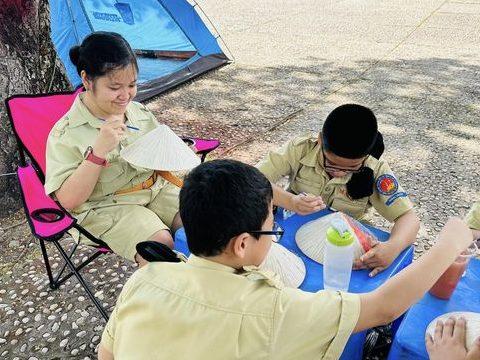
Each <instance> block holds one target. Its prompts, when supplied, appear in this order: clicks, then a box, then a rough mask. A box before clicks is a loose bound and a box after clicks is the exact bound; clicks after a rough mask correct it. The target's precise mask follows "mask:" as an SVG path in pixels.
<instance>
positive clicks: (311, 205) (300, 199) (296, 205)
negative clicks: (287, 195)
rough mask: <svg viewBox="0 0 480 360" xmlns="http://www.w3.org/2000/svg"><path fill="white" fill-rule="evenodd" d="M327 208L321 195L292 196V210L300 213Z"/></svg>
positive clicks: (306, 213)
mask: <svg viewBox="0 0 480 360" xmlns="http://www.w3.org/2000/svg"><path fill="white" fill-rule="evenodd" d="M322 209H325V204H324V202H323V199H322V197H321V196H314V195H307V194H303V193H302V194H299V195H295V196H293V197H292V210H293V211H295V212H296V213H297V214H300V215H308V214H312V213H314V212H317V211H320V210H322Z"/></svg>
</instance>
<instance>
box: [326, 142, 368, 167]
mask: <svg viewBox="0 0 480 360" xmlns="http://www.w3.org/2000/svg"><path fill="white" fill-rule="evenodd" d="M322 156H323V168H324V169H325V170H326V171H328V170H330V171H341V172H344V173H347V174H356V173H359V172H361V171H362V168H363V167H364V166H365V161H366V160H367V157H368V156H365V157H364V159H363V161H362V163H361V164H360V166H359V167H358V169H345V168H340V167H337V166H330V165H327V160H328V159H327V157H326V156H325V148H324V147H323V146H322ZM328 161H330V160H328Z"/></svg>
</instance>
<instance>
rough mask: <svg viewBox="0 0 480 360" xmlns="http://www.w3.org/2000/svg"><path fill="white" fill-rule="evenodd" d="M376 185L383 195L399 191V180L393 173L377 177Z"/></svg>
mask: <svg viewBox="0 0 480 360" xmlns="http://www.w3.org/2000/svg"><path fill="white" fill-rule="evenodd" d="M376 187H377V191H378V192H379V193H380V194H381V195H385V196H390V195H393V194H395V193H396V192H397V191H398V181H397V179H395V177H394V176H393V175H390V174H384V175H381V176H379V177H378V178H377V181H376Z"/></svg>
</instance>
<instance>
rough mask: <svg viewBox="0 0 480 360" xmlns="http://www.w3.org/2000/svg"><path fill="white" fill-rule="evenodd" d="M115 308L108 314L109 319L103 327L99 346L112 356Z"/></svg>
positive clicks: (115, 320)
mask: <svg viewBox="0 0 480 360" xmlns="http://www.w3.org/2000/svg"><path fill="white" fill-rule="evenodd" d="M117 308H118V303H117V306H115V309H114V310H113V312H112V313H111V314H110V318H109V319H108V322H107V325H105V329H103V333H102V340H101V341H100V343H101V345H103V347H104V348H105V349H107V350H108V351H110V352H111V353H112V354H113V343H114V341H115V327H116V324H117Z"/></svg>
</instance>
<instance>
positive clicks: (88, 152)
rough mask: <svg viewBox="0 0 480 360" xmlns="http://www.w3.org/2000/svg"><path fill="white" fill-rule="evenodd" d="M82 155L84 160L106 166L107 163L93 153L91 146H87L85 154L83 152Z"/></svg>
mask: <svg viewBox="0 0 480 360" xmlns="http://www.w3.org/2000/svg"><path fill="white" fill-rule="evenodd" d="M83 157H84V159H85V160H87V161H90V162H92V163H94V164H97V165H101V166H107V164H108V163H107V160H106V159H103V158H101V157H98V156H95V154H94V153H93V148H92V147H91V146H89V147H87V150H86V151H85V154H83Z"/></svg>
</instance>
